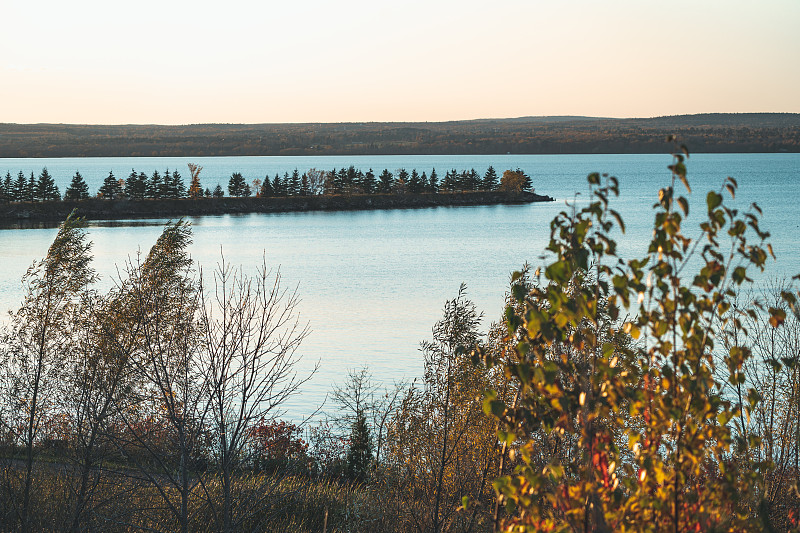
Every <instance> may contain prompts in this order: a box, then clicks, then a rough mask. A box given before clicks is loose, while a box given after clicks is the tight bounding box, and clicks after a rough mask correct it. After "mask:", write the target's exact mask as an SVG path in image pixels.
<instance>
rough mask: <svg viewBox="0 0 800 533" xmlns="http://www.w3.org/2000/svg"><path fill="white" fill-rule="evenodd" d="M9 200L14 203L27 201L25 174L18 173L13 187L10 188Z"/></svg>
mask: <svg viewBox="0 0 800 533" xmlns="http://www.w3.org/2000/svg"><path fill="white" fill-rule="evenodd" d="M11 198H12V199H13V200H14V201H15V202H23V201H25V200H27V199H28V182H27V181H26V180H25V174H23V173H22V171H21V170H20V171H19V174H17V179H16V181H15V182H14V185H12V187H11Z"/></svg>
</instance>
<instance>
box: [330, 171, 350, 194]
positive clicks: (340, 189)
mask: <svg viewBox="0 0 800 533" xmlns="http://www.w3.org/2000/svg"><path fill="white" fill-rule="evenodd" d="M345 187H347V169H346V168H344V167H342V168H340V169H339V172H337V173H336V180H334V182H333V188H334V193H335V194H344V193H345V192H346V191H345Z"/></svg>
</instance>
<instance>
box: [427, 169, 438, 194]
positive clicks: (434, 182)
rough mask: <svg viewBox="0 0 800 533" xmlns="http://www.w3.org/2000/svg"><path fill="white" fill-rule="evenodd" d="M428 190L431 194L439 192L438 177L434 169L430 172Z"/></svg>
mask: <svg viewBox="0 0 800 533" xmlns="http://www.w3.org/2000/svg"><path fill="white" fill-rule="evenodd" d="M428 190H430V191H431V192H439V176H437V175H436V169H435V168H434V169H433V170H431V178H430V185H429V186H428Z"/></svg>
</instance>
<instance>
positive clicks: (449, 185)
mask: <svg viewBox="0 0 800 533" xmlns="http://www.w3.org/2000/svg"><path fill="white" fill-rule="evenodd" d="M456 187H458V172H457V171H456V170H455V169H453V170H448V171H447V173H445V175H444V179H443V180H442V187H441V189H442V190H443V191H447V192H453V191H455V190H456Z"/></svg>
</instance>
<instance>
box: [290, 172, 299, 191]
mask: <svg viewBox="0 0 800 533" xmlns="http://www.w3.org/2000/svg"><path fill="white" fill-rule="evenodd" d="M288 193H289V196H297V195H299V194H300V173H299V172H298V171H297V169H294V171H292V177H291V179H290V180H289V191H288Z"/></svg>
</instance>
